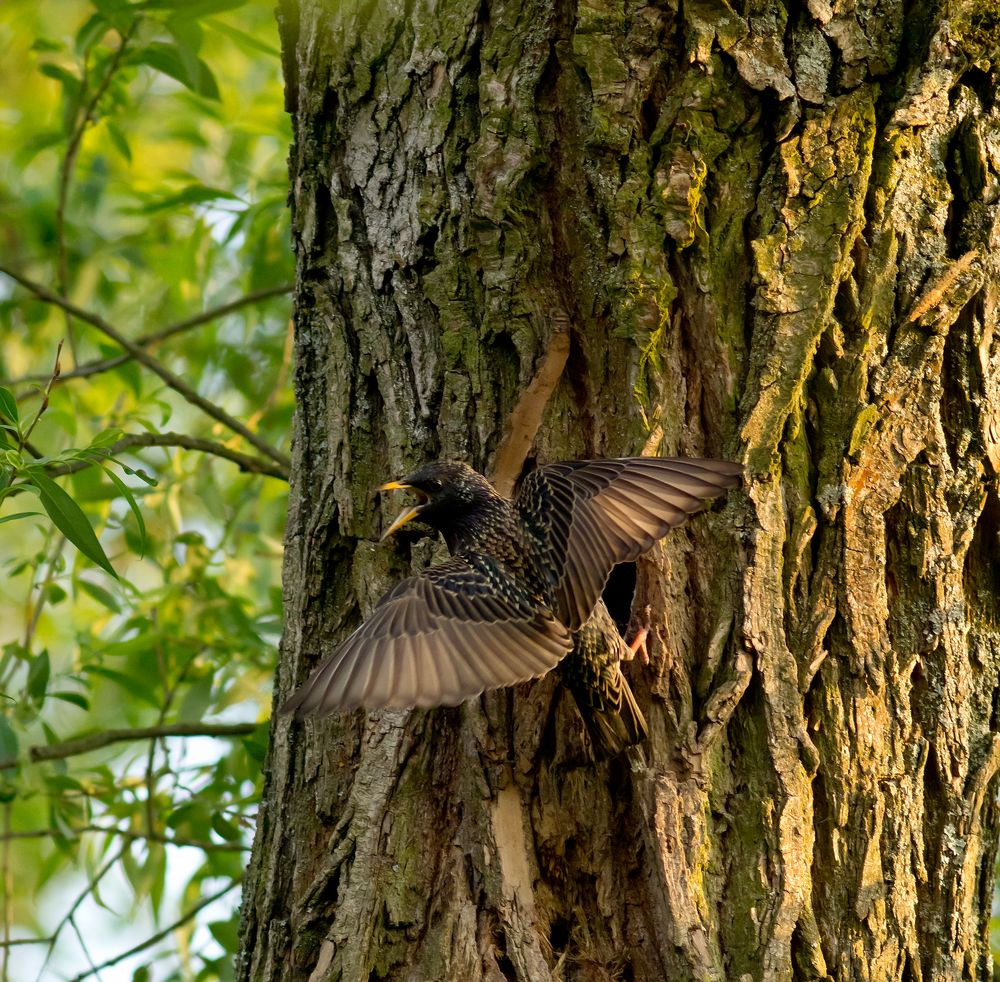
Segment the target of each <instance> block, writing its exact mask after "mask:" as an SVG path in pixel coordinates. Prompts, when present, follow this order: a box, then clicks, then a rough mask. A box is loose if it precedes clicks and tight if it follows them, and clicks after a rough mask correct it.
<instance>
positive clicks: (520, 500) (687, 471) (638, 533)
mask: <svg viewBox="0 0 1000 982" xmlns="http://www.w3.org/2000/svg"><path fill="white" fill-rule="evenodd" d="M742 472H743V468H742V467H740V465H739V464H734V463H731V462H730V461H728V460H708V459H698V458H693V457H690V458H689V457H618V458H610V459H603V460H573V461H563V462H561V463H558V464H549V465H548V466H546V467H540V468H539V469H538V470H536V471H533V472H532V473H531V474H529V475H528V476H527V478H525V481H524V484H523V485H522V487H521V492H520V494H518V496H517V499H516V501H515V505H516V507H517V509H518V511H519V512H520V514H521V517H522V519H523V521H524V523H525V525H526V527H527V528H528V530H529V532H530V533H531V534H532V536H533V537H534V539H535V541H536V542H537V549H538V551H539V554H540V556H541V557H542V559H543V562H544V564H545V567H546V568H548V569H550V570H552V571H553V581H552V599H553V607H554V610H555V612H556V614H557V616H558V617H559V619H560V620H561V621H562V622H563V623H564V624H566V625H567V627H569V629H570V630H571V631H575V630H577V629H578V628H579V627H580V626H581V625H582V624H583V623H584V622H585V621H586V620H587V618H588V617H590V614H591V612H592V611H593V609H594V605H595V604H596V603H597V599H598V597H600V595H601V591H602V590H603V589H604V584H605V583H606V582H607V580H608V575H609V574H610V572H611V569H612V567H614V566H615V565H616V564H617V563H623V562H627V561H630V560H633V559H636V558H637V557H638V556H641V555H642V553H644V552H646V550H647V549H649V548H650V547H651V546H652V545H653V543H654V542H656V540H657V539H659V538H662V537H663V536H664V535H666V533H667V530H668V529H671V528H673V527H674V526H677V525H680V524H682V523H683V522H684V521H685V519H687V517H688V516H689V515H691V514H693V513H694V512H696V511H698V510H699V509H700V508H702V507H703V506H704V504H705V502H706V501H708V500H709V499H711V498H715V497H717V496H718V495H720V494H722V492H723V491H725V490H726V488H733V487H736V486H737V485H738V484H739V483H740V475H741V474H742Z"/></svg>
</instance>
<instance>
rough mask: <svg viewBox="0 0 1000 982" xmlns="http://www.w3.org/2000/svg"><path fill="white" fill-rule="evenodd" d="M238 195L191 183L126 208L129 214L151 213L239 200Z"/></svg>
mask: <svg viewBox="0 0 1000 982" xmlns="http://www.w3.org/2000/svg"><path fill="white" fill-rule="evenodd" d="M239 200H240V198H239V196H238V195H235V194H233V193H232V191H225V190H223V189H222V188H212V187H207V186H206V185H204V184H191V185H189V186H188V187H186V188H184V190H183V191H178V192H177V193H176V194H168V195H167V196H166V197H164V198H158V199H157V200H155V201H149V202H147V203H146V204H143V205H138V206H137V207H135V208H130V209H126V210H127V211H128V212H130V213H131V214H136V215H152V214H155V213H156V212H158V211H166V210H167V209H168V208H175V207H177V205H202V204H206V203H207V202H209V201H239Z"/></svg>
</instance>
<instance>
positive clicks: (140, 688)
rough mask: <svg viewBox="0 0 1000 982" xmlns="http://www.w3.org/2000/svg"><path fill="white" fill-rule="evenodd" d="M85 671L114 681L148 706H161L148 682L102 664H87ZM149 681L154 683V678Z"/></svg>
mask: <svg viewBox="0 0 1000 982" xmlns="http://www.w3.org/2000/svg"><path fill="white" fill-rule="evenodd" d="M87 671H88V672H89V673H90V674H91V675H101V676H103V677H104V678H106V679H108V680H110V681H111V682H115V683H116V684H117V685H120V686H121V687H122V688H123V689H124V690H125V691H126V692H130V693H131V694H132V695H133V696H135V697H136V699H141V700H142V701H143V702H145V703H147V704H148V705H150V706H154V707H155V708H157V709H159V708H160V707H161V703H160V699H159V698H158V697H157V695H156V693H155V692H154V691H153V689H152V688H151V686H150V684H148V683H146V682H140V681H139V680H138V679H134V678H132V677H131V676H130V675H126V674H125V673H124V672H116V671H115V670H114V669H111V668H104V667H103V666H102V665H88V666H87ZM149 683H152V684H155V679H153V678H150V679H149Z"/></svg>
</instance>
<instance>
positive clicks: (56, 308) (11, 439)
mask: <svg viewBox="0 0 1000 982" xmlns="http://www.w3.org/2000/svg"><path fill="white" fill-rule="evenodd" d="M277 45H278V40H277V29H276V26H275V23H274V18H273V5H272V4H271V3H270V2H266V3H265V2H256V0H254V2H241V0H147V2H129V0H90V2H85V0H6V2H5V3H4V4H3V6H2V7H0V60H2V63H3V66H4V86H3V90H2V92H0V270H2V271H4V272H3V273H0V338H2V345H0V386H2V388H0V427H2V428H0V577H2V579H0V584H2V585H0V693H2V695H3V699H2V702H0V891H2V909H3V920H2V923H0V935H2V936H0V942H2V943H3V947H0V959H2V972H0V977H2V978H3V979H17V980H21V979H30V978H35V977H38V978H42V979H57V978H89V977H97V974H98V973H97V972H96V971H95V969H100V968H101V964H102V963H104V962H108V963H110V967H109V968H105V969H102V970H101V971H100V977H101V978H104V979H111V978H135V979H156V980H164V979H216V978H229V977H231V974H232V971H231V963H232V956H233V952H234V949H235V935H236V930H235V925H236V920H235V911H236V908H237V905H238V901H239V889H238V886H239V878H240V876H241V874H242V871H243V868H244V867H245V863H246V859H247V852H246V850H247V849H248V848H249V844H250V841H251V838H252V827H253V821H254V816H255V811H256V806H257V802H258V800H259V792H260V765H261V761H262V759H263V754H264V748H265V745H266V736H267V734H266V722H262V721H265V720H266V718H267V716H268V715H269V705H270V690H271V676H272V672H273V668H274V658H275V649H276V643H277V639H278V636H279V633H280V624H281V621H280V617H281V594H280V585H279V584H280V580H279V572H280V560H281V537H282V531H283V522H284V514H285V505H286V492H287V486H286V484H285V481H284V479H283V477H282V475H284V474H287V458H286V456H285V455H286V453H287V446H288V433H289V431H290V423H291V412H292V402H291V387H290V384H289V380H288V373H289V369H290V365H289V361H290V357H291V344H290V334H289V331H290V327H289V315H290V297H289V287H288V284H289V283H290V281H291V279H292V274H293V269H292V260H291V256H290V251H289V247H288V230H287V222H288V219H287V213H286V209H285V198H286V195H287V177H286V168H285V156H286V152H287V147H288V143H289V132H288V119H287V117H286V116H285V114H284V111H283V96H282V91H281V78H280V62H279V55H278V49H277ZM11 274H13V275H11ZM63 300H66V301H69V303H70V305H71V308H72V309H71V310H67V309H66V305H64V304H63V302H62V301H63ZM219 308H223V309H222V310H219ZM105 327H107V328H109V329H110V330H105ZM116 334H117V336H120V337H122V338H124V339H125V342H126V343H128V344H131V345H132V348H133V349H135V346H136V345H138V348H137V349H135V350H131V355H132V357H129V356H128V355H129V352H128V351H123V348H122V345H121V343H119V342H118V341H116V340H115V339H114V338H115V336H116ZM60 343H61V344H62V350H61V354H60V355H59V356H58V361H59V372H58V377H56V375H57V373H56V372H55V370H54V365H55V363H56V360H57V351H58V350H59V347H60ZM123 354H125V355H126V357H124V358H123V357H122V356H123ZM206 409H207V410H208V412H206ZM234 426H235V427H236V428H235V429H234ZM239 427H243V429H244V432H242V434H241V432H240V430H239ZM136 728H142V729H144V731H145V733H146V735H145V736H144V737H143V738H139V736H140V734H135V733H122V732H120V731H122V730H129V729H131V730H134V729H136ZM177 731H182V732H183V734H186V735H180V734H179V733H177ZM78 738H84V739H89V741H90V742H89V743H84V744H83V745H82V747H81V746H73V745H71V744H70V743H69V742H68V741H73V740H76V739H78ZM99 744H103V745H100V746H98V745H99ZM43 758H45V759H43ZM11 942H21V943H11ZM131 949H136V951H135V953H134V954H131V955H128V956H127V957H124V958H120V957H119V956H121V955H123V954H125V953H126V952H128V951H130V950H131Z"/></svg>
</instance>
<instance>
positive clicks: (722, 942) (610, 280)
mask: <svg viewBox="0 0 1000 982" xmlns="http://www.w3.org/2000/svg"><path fill="white" fill-rule="evenodd" d="M279 18H280V22H281V28H282V35H283V43H284V57H285V66H286V72H287V81H288V109H289V111H290V112H291V113H292V116H293V119H294V128H295V143H294V146H293V148H292V153H291V176H292V193H291V200H292V209H293V216H294V246H295V250H296V255H297V257H298V290H297V298H296V314H295V318H296V337H297V348H296V351H297V362H296V377H295V385H296V392H297V397H298V413H297V418H296V430H295V436H294V447H295V459H294V472H293V478H292V489H291V497H290V513H289V521H288V533H287V553H286V556H287V558H286V565H285V601H286V614H287V625H286V632H285V637H284V640H283V643H282V648H281V654H280V661H279V665H278V681H277V691H278V696H279V698H283V697H284V696H285V695H287V694H288V693H289V692H290V691H291V689H292V688H293V686H294V685H295V684H296V683H297V682H299V681H301V680H302V679H303V678H304V677H305V675H306V674H307V672H308V671H309V670H310V669H311V667H312V666H313V665H314V664H315V662H316V661H317V659H319V658H320V657H321V655H322V654H323V653H324V652H325V651H327V650H329V649H330V647H331V646H332V645H334V644H335V643H336V642H337V640H338V639H339V638H341V637H343V636H344V634H345V632H347V631H348V630H349V629H351V628H352V627H353V626H354V625H355V624H357V623H358V620H359V619H360V618H361V617H362V616H363V615H364V613H366V612H367V611H368V610H370V608H371V606H372V604H373V602H374V601H375V600H376V599H377V598H378V596H379V595H380V594H381V593H382V591H384V590H385V589H386V588H387V587H389V586H390V585H391V584H392V583H394V582H395V581H396V580H397V579H398V578H399V577H400V576H403V575H405V574H406V573H407V572H408V571H409V570H410V569H411V568H417V567H419V566H421V565H425V564H427V563H428V562H431V561H433V560H434V559H436V558H439V557H440V555H441V547H440V546H439V545H438V544H436V543H434V542H432V541H429V540H425V541H422V542H416V543H408V542H407V541H400V542H397V543H395V544H386V545H379V544H378V537H379V533H380V530H381V528H382V527H384V524H385V522H386V521H387V520H388V519H389V518H391V517H392V513H394V510H395V509H396V508H398V506H399V504H400V503H399V501H398V500H393V501H390V502H386V501H380V500H378V499H377V498H376V497H375V496H374V494H373V489H374V488H375V487H376V486H377V485H378V484H380V483H381V482H383V481H385V480H388V479H390V478H394V477H398V476H400V475H401V474H403V473H405V472H406V470H407V469H408V468H409V467H411V466H412V465H414V464H415V463H417V462H420V461H423V460H426V459H429V458H433V457H438V456H448V457H457V458H461V459H463V460H466V461H468V462H470V463H472V464H473V465H475V466H478V467H479V468H481V469H484V470H486V471H489V470H490V469H491V467H493V466H495V465H496V461H497V459H498V449H499V448H500V447H501V445H502V443H503V441H504V439H505V433H506V432H507V430H509V429H511V428H513V429H514V430H516V431H517V432H516V433H515V437H514V438H513V442H511V441H510V440H509V441H508V443H507V447H508V448H509V447H511V446H520V444H519V443H517V440H522V441H523V440H524V439H526V438H525V437H524V431H525V428H524V426H523V425H522V424H523V423H524V420H523V418H520V416H518V414H515V417H516V418H514V419H513V420H512V419H511V414H512V412H513V411H514V408H515V406H517V405H518V400H519V399H520V397H521V394H522V392H524V391H525V390H526V389H528V387H529V385H531V384H532V380H533V379H535V377H536V375H538V373H539V371H540V368H541V366H543V365H547V366H548V367H547V370H548V371H549V374H551V373H552V365H553V364H555V365H556V367H557V369H558V365H559V364H560V363H561V362H560V361H559V359H558V358H557V359H552V358H550V359H549V360H548V362H546V359H545V355H546V352H547V351H549V350H550V348H551V347H552V346H553V345H555V346H557V347H559V346H561V348H559V350H563V351H564V350H565V349H566V348H568V357H567V358H566V363H565V368H564V370H563V371H562V373H561V375H558V380H557V384H556V385H555V388H554V391H552V393H551V397H550V398H549V399H548V401H547V402H545V396H546V395H547V394H548V393H547V385H545V384H541V383H539V382H537V380H536V384H535V389H534V390H532V391H534V392H535V393H536V394H537V396H538V398H537V399H536V405H535V406H534V408H535V409H538V408H539V407H540V405H542V404H544V413H543V415H542V425H541V428H540V429H539V431H538V433H537V436H536V437H535V439H534V443H533V449H532V452H531V455H532V457H536V458H537V459H538V460H539V461H541V462H545V461H548V460H556V459H564V458H568V457H588V456H599V455H621V454H635V453H639V452H641V451H643V450H644V449H645V450H646V451H647V452H659V453H685V454H706V455H721V456H728V457H731V458H733V459H740V460H742V461H743V462H744V463H745V464H746V466H747V482H746V486H745V488H744V489H742V490H741V491H739V492H737V493H734V494H731V495H730V496H729V498H728V500H727V501H726V502H724V503H722V504H720V505H719V506H717V507H716V508H715V509H713V510H712V511H710V512H709V513H707V514H705V515H702V516H699V517H698V518H697V519H696V520H695V521H693V522H692V523H691V524H690V526H689V527H688V528H687V529H685V530H683V531H681V532H676V533H673V534H671V535H670V536H669V537H668V538H667V539H666V540H665V541H664V542H663V544H662V546H660V547H658V548H656V549H654V551H653V552H652V553H651V554H650V555H649V556H648V557H646V558H645V559H643V560H642V561H641V562H640V563H639V564H638V576H637V589H636V597H635V603H636V605H637V606H638V607H642V606H643V605H646V604H648V605H649V607H650V615H651V619H652V624H653V631H652V636H651V653H652V662H651V664H650V665H649V666H648V667H643V666H641V665H639V664H638V663H633V664H632V665H631V666H629V668H628V670H627V671H628V675H629V677H630V679H631V680H632V683H633V686H634V688H635V690H636V692H637V695H638V698H639V701H640V704H641V705H642V708H643V710H644V712H645V714H646V717H647V719H648V721H649V724H650V729H651V738H650V740H649V741H648V743H647V745H646V746H645V749H644V752H645V757H646V761H647V766H646V767H637V768H635V769H633V768H631V767H630V766H629V764H628V762H627V761H624V760H619V761H613V762H611V763H609V764H603V765H598V766H594V765H591V764H588V763H587V759H586V752H585V742H584V738H583V731H582V726H581V724H580V721H579V719H578V718H577V716H576V715H575V711H574V709H573V707H572V705H571V701H570V700H569V699H568V698H567V696H566V694H565V693H563V692H560V690H559V687H558V686H557V684H556V682H555V680H554V679H552V678H547V679H544V680H542V681H540V682H537V683H534V684H531V685H526V686H521V687H519V688H518V689H517V690H515V691H510V692H502V693H499V694H491V695H488V696H486V697H484V698H482V699H480V700H473V701H472V702H470V703H467V704H465V705H464V706H462V707H459V708H457V709H446V710H437V711H433V712H413V713H408V712H384V713H380V714H378V713H373V714H365V713H363V712H359V713H356V714H354V715H352V716H350V717H345V718H333V719H327V720H318V721H308V722H306V723H305V724H301V723H293V722H291V721H289V720H288V719H278V720H276V721H275V724H274V727H273V734H272V741H273V742H272V747H271V752H270V755H269V758H268V780H267V788H266V792H265V800H264V803H263V806H262V808H261V812H260V817H259V822H258V829H257V839H256V845H255V848H254V852H253V857H252V861H251V864H250V868H249V871H248V878H247V883H246V891H245V901H244V910H243V926H242V943H243V951H242V955H241V960H240V964H239V967H238V975H239V978H240V979H243V980H247V982H268V980H276V979H311V980H314V982H319V980H326V979H343V980H347V982H366V980H375V979H399V980H408V982H418V980H431V982H435V980H455V982H480V980H490V982H494V980H502V979H512V980H513V979H517V980H521V982H545V980H549V979H563V980H611V979H621V980H629V979H631V980H636V982H660V980H664V979H669V980H671V982H683V980H689V979H690V980H699V982H700V980H720V982H721V980H738V982H763V980H788V979H794V980H814V979H835V980H838V982H839V980H845V982H846V980H852V982H853V980H872V982H890V980H898V982H917V980H924V982H948V980H959V979H963V980H964V979H982V980H986V979H990V978H991V977H992V965H991V959H990V954H989V946H988V936H987V932H988V922H989V917H990V906H991V897H992V891H993V880H994V876H993V867H994V858H995V854H996V847H997V836H998V810H997V805H996V799H997V772H998V767H1000V734H998V731H1000V678H998V676H1000V573H998V564H997V555H998V545H1000V543H998V533H1000V500H998V492H997V472H998V468H1000V340H998V334H997V323H998V319H1000V269H998V255H1000V252H998V246H1000V229H998V201H1000V106H998V103H997V99H996V83H997V62H998V60H1000V56H998V54H997V52H1000V7H998V6H997V4H996V0H988V2H987V3H979V2H975V0H967V2H965V3H954V4H940V5H939V4H934V3H930V2H926V0H914V2H912V3H910V4H909V5H906V6H905V7H904V5H903V3H902V2H901V0H836V2H833V3H830V2H828V0H810V2H809V3H808V4H807V5H803V4H801V3H794V2H793V3H787V4H782V3H778V2H776V0H757V2H755V3H753V4H746V5H740V4H733V6H730V5H729V4H728V3H727V2H726V0H686V2H684V3H683V4H679V3H674V4H671V3H670V2H667V3H664V4H663V5H662V6H641V5H638V6H637V5H631V4H628V3H626V4H625V5H624V6H623V5H621V4H619V3H614V2H605V0H584V2H579V3H577V2H574V0H485V2H484V0H436V2H435V3H427V2H417V0H411V2H405V3H404V2H399V0H357V2H356V0H342V2H339V3H331V2H328V0H297V2H296V0H287V2H286V3H285V5H284V6H283V7H282V8H281V9H280V11H279ZM567 339H568V345H567V344H566V341H567ZM543 374H544V373H543ZM557 374H558V372H557ZM539 400H540V401H539ZM529 401H530V400H529ZM529 408H530V407H529ZM522 410H524V404H523V403H522ZM519 413H521V414H522V415H523V412H522V411H521V410H519ZM519 427H520V429H519ZM531 429H532V428H531V427H530V426H529V427H528V428H527V432H528V438H527V439H530V436H531ZM501 456H503V455H501ZM514 457H515V458H517V457H518V455H517V454H514ZM510 458H511V454H510V453H507V454H506V456H504V460H505V466H509V464H510ZM518 462H519V458H518V460H516V461H515V463H518Z"/></svg>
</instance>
